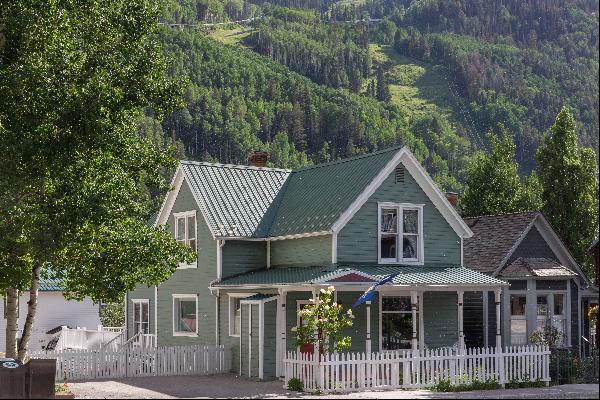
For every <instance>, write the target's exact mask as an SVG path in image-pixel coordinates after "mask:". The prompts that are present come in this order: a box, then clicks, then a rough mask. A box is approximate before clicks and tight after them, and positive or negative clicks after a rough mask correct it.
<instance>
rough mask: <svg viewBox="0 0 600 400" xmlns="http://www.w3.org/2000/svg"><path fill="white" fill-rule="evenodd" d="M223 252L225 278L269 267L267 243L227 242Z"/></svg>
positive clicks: (223, 273)
mask: <svg viewBox="0 0 600 400" xmlns="http://www.w3.org/2000/svg"><path fill="white" fill-rule="evenodd" d="M221 251H222V257H223V266H222V276H223V278H226V277H228V276H232V275H236V274H242V273H244V272H248V271H252V270H254V269H259V268H265V267H266V266H267V243H266V242H264V241H260V242H254V241H244V240H227V241H225V245H224V246H223V247H222V248H221Z"/></svg>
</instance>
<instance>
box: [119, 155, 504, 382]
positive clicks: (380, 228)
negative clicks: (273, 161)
mask: <svg viewBox="0 0 600 400" xmlns="http://www.w3.org/2000/svg"><path fill="white" fill-rule="evenodd" d="M258 157H263V159H262V165H264V164H265V161H266V160H265V159H264V154H258V155H257V154H256V153H255V154H254V155H253V156H252V157H251V160H252V159H254V160H256V158H258ZM251 163H252V161H251ZM255 165H256V164H255ZM173 187H174V190H172V191H171V192H169V193H168V194H167V196H166V198H165V200H164V203H163V205H162V209H161V210H160V212H159V215H158V217H157V220H156V224H157V225H163V224H167V225H168V227H169V228H168V229H170V231H171V232H172V233H173V235H174V236H175V238H176V239H177V240H178V241H180V242H181V243H186V244H188V245H190V246H192V247H193V248H194V249H196V250H197V252H198V261H197V262H196V263H193V264H191V265H185V264H182V265H181V266H180V268H178V269H177V271H176V272H175V273H174V274H173V276H172V277H171V278H170V279H168V280H167V281H166V282H164V283H162V284H161V285H159V286H158V287H138V288H137V289H136V290H134V291H132V292H129V293H128V296H127V326H128V334H129V337H130V338H131V337H133V336H134V335H156V343H157V345H158V346H169V345H186V344H197V343H198V344H199V343H203V344H220V345H225V346H228V347H230V348H231V349H232V353H233V363H232V365H233V370H234V372H236V373H238V374H240V375H242V376H247V377H248V376H249V377H253V378H259V379H275V378H276V377H278V376H280V375H282V373H283V371H282V369H281V360H282V359H283V357H284V355H285V352H286V351H290V350H296V347H295V346H294V341H293V333H292V328H293V327H294V326H296V325H298V324H300V323H302V321H300V320H299V319H298V315H297V313H298V310H299V309H300V308H301V307H303V306H304V305H305V304H307V303H309V299H310V298H312V297H314V296H316V295H318V293H319V290H320V289H321V288H323V287H327V286H329V285H333V286H335V288H336V300H337V301H338V302H340V303H341V304H342V305H343V307H344V308H348V307H350V306H351V305H352V304H353V303H354V302H355V301H356V299H357V298H358V297H359V296H360V295H361V294H362V293H363V292H364V291H365V290H366V289H367V288H369V287H370V286H371V285H372V284H373V282H374V281H375V280H377V279H380V278H382V277H383V276H386V275H388V274H390V273H393V272H399V275H398V276H397V277H396V278H395V279H394V280H393V285H385V286H382V287H380V288H379V289H378V292H377V297H376V300H375V301H373V302H372V304H367V305H363V306H360V307H358V308H357V309H355V310H354V311H355V316H356V317H355V320H354V325H353V326H352V328H351V329H349V330H348V331H347V333H348V334H350V335H351V336H352V338H353V340H352V346H351V349H350V350H351V351H361V352H362V351H384V350H395V349H398V350H399V349H411V348H413V349H423V348H438V347H451V346H458V347H460V346H463V340H462V339H463V329H462V321H463V318H462V317H461V316H462V313H463V302H462V300H461V299H462V297H463V295H464V293H467V292H468V293H470V292H479V293H480V296H481V293H482V292H484V291H485V292H487V291H495V292H496V293H497V296H498V298H499V296H500V291H501V288H502V287H503V286H506V283H505V282H503V281H501V280H499V279H496V278H493V277H490V276H488V275H485V274H482V273H479V272H476V271H473V270H471V269H468V268H465V267H463V265H462V264H463V262H462V261H463V260H462V258H463V239H467V238H469V237H471V236H472V232H471V230H470V229H469V227H468V226H467V225H466V224H465V223H464V221H463V220H462V219H461V217H460V216H459V215H458V214H457V212H456V210H455V209H454V207H453V206H452V205H451V204H450V203H449V201H448V200H447V199H446V197H445V195H444V194H443V193H441V192H440V191H439V189H438V188H437V186H436V185H435V184H434V183H433V181H432V179H431V178H430V177H429V176H428V175H427V173H426V172H425V170H424V169H423V167H422V166H421V165H419V163H418V162H417V161H416V159H415V158H414V156H413V155H412V154H411V153H410V151H409V150H408V149H406V148H393V149H388V150H384V151H379V152H376V153H372V154H368V155H362V156H358V157H354V158H350V159H344V160H339V161H335V162H330V163H326V164H320V165H315V166H312V167H306V168H302V169H298V170H293V171H290V170H282V169H274V168H264V167H257V166H237V165H222V164H208V163H202V162H190V161H183V162H181V163H180V165H179V168H178V169H177V171H176V173H175V177H174V180H173ZM499 334H500V332H498V335H499ZM497 340H498V341H499V340H500V337H499V336H498V338H497ZM492 345H493V344H492ZM301 350H302V351H312V349H311V348H308V349H306V348H303V349H301Z"/></svg>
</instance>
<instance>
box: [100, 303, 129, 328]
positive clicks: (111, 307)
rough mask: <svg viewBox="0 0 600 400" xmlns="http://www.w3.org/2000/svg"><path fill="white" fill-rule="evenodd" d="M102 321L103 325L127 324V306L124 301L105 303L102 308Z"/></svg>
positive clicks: (116, 325)
mask: <svg viewBox="0 0 600 400" xmlns="http://www.w3.org/2000/svg"><path fill="white" fill-rule="evenodd" d="M100 321H101V322H102V325H103V326H113V327H118V326H125V307H124V304H123V302H120V303H108V304H105V305H103V306H102V308H101V309H100Z"/></svg>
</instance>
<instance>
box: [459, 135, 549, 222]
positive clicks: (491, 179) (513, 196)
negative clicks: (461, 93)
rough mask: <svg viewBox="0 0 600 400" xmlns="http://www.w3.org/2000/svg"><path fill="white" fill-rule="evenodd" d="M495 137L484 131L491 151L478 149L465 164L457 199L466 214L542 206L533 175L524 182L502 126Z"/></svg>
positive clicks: (491, 212) (511, 141) (495, 212)
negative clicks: (461, 192) (463, 181)
mask: <svg viewBox="0 0 600 400" xmlns="http://www.w3.org/2000/svg"><path fill="white" fill-rule="evenodd" d="M499 130H500V132H499V135H498V137H496V136H494V135H493V134H492V133H489V134H488V137H489V141H490V143H491V147H492V152H491V154H486V153H484V152H480V153H478V154H477V155H476V157H475V159H474V160H473V161H472V162H471V164H470V165H469V167H468V177H467V188H466V190H465V193H464V195H463V196H462V198H461V200H460V206H461V209H462V211H463V214H464V215H465V216H468V217H472V216H477V215H487V214H504V213H508V212H516V211H532V210H539V209H540V207H541V206H542V201H541V198H540V189H539V184H537V178H536V177H535V175H533V176H531V177H529V178H526V179H525V181H524V182H522V181H521V178H520V177H519V173H518V171H519V165H518V164H517V162H516V161H515V143H514V141H513V139H512V138H511V137H510V135H509V134H508V132H507V131H506V129H505V128H504V127H503V126H500V127H499Z"/></svg>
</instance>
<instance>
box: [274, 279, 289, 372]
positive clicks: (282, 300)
mask: <svg viewBox="0 0 600 400" xmlns="http://www.w3.org/2000/svg"><path fill="white" fill-rule="evenodd" d="M286 298H287V291H286V290H284V289H279V309H278V312H279V315H278V322H279V345H278V346H277V349H279V354H278V357H277V365H276V366H277V371H276V372H277V375H278V376H280V377H283V375H284V369H283V359H284V358H285V356H286V353H287V338H286V329H287V314H286V309H285V307H286V306H285V305H286Z"/></svg>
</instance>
